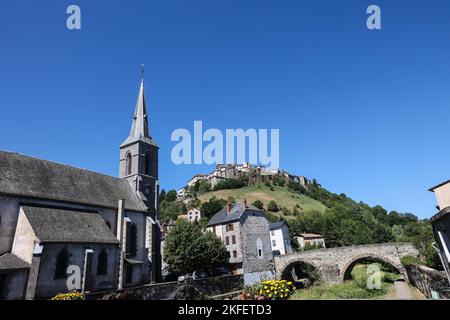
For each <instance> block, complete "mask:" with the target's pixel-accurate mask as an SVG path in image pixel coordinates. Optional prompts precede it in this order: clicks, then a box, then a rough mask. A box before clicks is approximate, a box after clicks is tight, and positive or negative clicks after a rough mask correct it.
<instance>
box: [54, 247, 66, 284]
mask: <svg viewBox="0 0 450 320" xmlns="http://www.w3.org/2000/svg"><path fill="white" fill-rule="evenodd" d="M68 265H69V253H68V252H67V250H66V249H63V250H61V252H60V253H59V254H58V256H57V257H56V268H55V279H64V278H65V277H66V272H67V267H68Z"/></svg>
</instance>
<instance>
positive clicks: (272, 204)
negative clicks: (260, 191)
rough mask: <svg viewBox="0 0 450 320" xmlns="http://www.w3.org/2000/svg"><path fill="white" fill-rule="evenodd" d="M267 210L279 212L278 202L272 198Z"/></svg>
mask: <svg viewBox="0 0 450 320" xmlns="http://www.w3.org/2000/svg"><path fill="white" fill-rule="evenodd" d="M267 210H269V211H272V212H278V210H279V209H278V204H277V203H276V202H275V201H273V200H270V202H269V204H268V205H267Z"/></svg>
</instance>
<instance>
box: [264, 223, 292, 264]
mask: <svg viewBox="0 0 450 320" xmlns="http://www.w3.org/2000/svg"><path fill="white" fill-rule="evenodd" d="M269 227H270V242H271V245H272V252H273V255H274V256H277V255H284V254H287V253H292V245H291V237H290V234H289V227H288V225H287V224H286V222H284V221H279V222H274V223H271V224H270V225H269Z"/></svg>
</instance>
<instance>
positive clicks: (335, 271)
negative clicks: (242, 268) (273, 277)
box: [275, 243, 419, 282]
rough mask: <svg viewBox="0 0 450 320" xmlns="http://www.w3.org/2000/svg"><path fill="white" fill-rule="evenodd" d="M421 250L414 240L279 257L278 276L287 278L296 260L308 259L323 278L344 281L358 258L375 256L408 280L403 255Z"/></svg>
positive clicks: (304, 260)
mask: <svg viewBox="0 0 450 320" xmlns="http://www.w3.org/2000/svg"><path fill="white" fill-rule="evenodd" d="M418 254H419V252H418V251H417V249H416V248H415V247H414V246H413V245H412V244H410V243H382V244H369V245H357V246H349V247H337V248H330V249H323V250H312V251H305V252H296V253H291V254H286V255H282V256H278V257H275V269H276V274H277V278H283V277H286V275H288V274H289V273H290V272H291V270H292V268H293V267H294V266H295V265H296V264H297V265H298V264H300V263H305V264H309V265H311V266H313V267H314V268H315V269H316V270H317V271H318V272H319V274H320V276H321V279H322V280H323V281H326V282H342V281H344V280H347V279H350V277H351V275H350V273H351V271H352V269H353V267H354V266H355V265H356V264H357V263H358V262H360V261H362V260H367V259H371V260H375V261H380V262H385V263H387V264H389V265H391V266H392V267H394V268H395V269H397V270H398V271H399V272H400V273H402V274H403V275H404V278H405V280H408V276H407V274H406V270H405V268H404V267H403V266H402V264H401V262H400V259H401V258H402V257H404V256H407V255H412V256H417V255H418Z"/></svg>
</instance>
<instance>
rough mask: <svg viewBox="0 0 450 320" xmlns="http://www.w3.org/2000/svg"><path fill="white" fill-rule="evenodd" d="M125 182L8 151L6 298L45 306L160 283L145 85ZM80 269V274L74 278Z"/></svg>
mask: <svg viewBox="0 0 450 320" xmlns="http://www.w3.org/2000/svg"><path fill="white" fill-rule="evenodd" d="M119 160H120V161H119V163H120V165H119V172H120V175H119V178H116V177H111V176H107V175H103V174H100V173H96V172H92V171H88V170H84V169H78V168H74V167H71V166H68V165H63V164H58V163H54V162H50V161H46V160H41V159H37V158H33V157H29V156H24V155H20V154H17V153H11V152H5V151H0V298H3V299H24V298H26V299H42V298H49V297H52V296H54V295H56V294H57V293H63V292H67V291H69V289H72V288H69V287H68V284H67V278H68V276H69V274H68V272H75V271H73V270H77V269H78V270H80V276H81V284H82V287H81V288H77V289H81V290H82V291H85V292H93V291H103V290H112V289H121V288H124V287H131V286H137V285H142V284H147V283H150V282H152V281H153V282H154V281H158V280H159V277H160V269H161V268H160V254H159V232H158V230H159V228H158V227H157V225H156V220H157V214H156V213H157V210H158V200H157V199H158V197H157V195H158V146H157V144H156V143H155V141H154V140H153V139H152V137H151V136H150V135H149V130H148V116H147V111H146V105H145V97H144V82H143V81H142V82H141V86H140V90H139V96H138V99H137V103H136V108H135V113H134V118H133V121H132V128H131V131H130V134H129V136H128V137H127V139H126V140H125V141H124V142H123V143H122V144H121V145H120V158H119ZM71 270H72V271H71Z"/></svg>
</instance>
